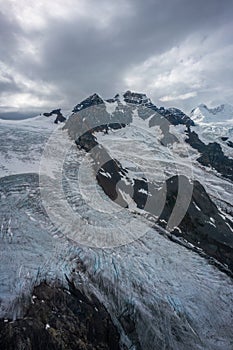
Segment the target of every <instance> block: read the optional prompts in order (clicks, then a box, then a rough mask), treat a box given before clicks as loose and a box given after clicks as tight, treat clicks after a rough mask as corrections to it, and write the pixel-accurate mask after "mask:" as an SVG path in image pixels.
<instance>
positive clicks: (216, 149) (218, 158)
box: [186, 128, 233, 181]
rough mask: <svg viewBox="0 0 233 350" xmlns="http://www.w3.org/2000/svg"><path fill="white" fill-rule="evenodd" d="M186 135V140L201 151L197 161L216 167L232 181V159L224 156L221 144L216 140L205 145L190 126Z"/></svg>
mask: <svg viewBox="0 0 233 350" xmlns="http://www.w3.org/2000/svg"><path fill="white" fill-rule="evenodd" d="M187 135H188V138H187V139H186V142H187V143H189V144H190V145H191V146H192V147H193V148H195V149H197V150H198V152H200V153H201V157H199V158H198V159H197V160H198V162H199V163H201V164H202V165H205V166H210V167H212V168H214V169H216V170H217V171H218V172H219V173H220V174H222V176H224V177H225V178H227V179H230V180H232V181H233V159H231V158H228V157H227V156H225V154H224V153H223V151H222V148H221V146H220V145H219V144H218V143H217V142H212V143H209V144H208V145H206V144H205V143H204V142H202V141H201V140H200V139H199V137H198V135H197V134H196V133H195V132H194V131H191V130H190V128H188V131H187Z"/></svg>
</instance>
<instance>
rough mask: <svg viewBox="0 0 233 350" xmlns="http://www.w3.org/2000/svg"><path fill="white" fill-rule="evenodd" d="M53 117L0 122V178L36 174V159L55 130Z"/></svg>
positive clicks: (37, 165) (37, 170)
mask: <svg viewBox="0 0 233 350" xmlns="http://www.w3.org/2000/svg"><path fill="white" fill-rule="evenodd" d="M61 126H62V124H59V125H58V126H57V125H56V124H54V117H50V118H47V117H44V116H36V117H34V118H29V119H23V120H3V119H0V177H3V176H6V175H13V174H17V173H31V172H36V173H38V172H39V163H40V157H41V154H42V152H43V149H44V145H45V143H46V141H47V139H48V138H49V135H50V134H51V133H52V132H53V131H54V130H55V129H57V128H61Z"/></svg>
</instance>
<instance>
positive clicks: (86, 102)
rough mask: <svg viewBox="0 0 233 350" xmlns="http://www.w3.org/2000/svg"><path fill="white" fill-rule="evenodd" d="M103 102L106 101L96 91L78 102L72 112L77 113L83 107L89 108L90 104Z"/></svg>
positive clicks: (94, 104)
mask: <svg viewBox="0 0 233 350" xmlns="http://www.w3.org/2000/svg"><path fill="white" fill-rule="evenodd" d="M102 103H104V100H103V99H102V98H101V97H100V96H99V95H98V94H97V93H94V94H93V95H91V96H89V97H87V98H86V99H85V100H83V101H82V102H80V103H78V104H77V105H76V106H75V107H74V109H73V111H72V112H73V113H76V112H79V111H81V110H82V109H85V108H88V107H90V106H96V105H99V104H102Z"/></svg>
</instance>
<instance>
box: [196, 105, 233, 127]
mask: <svg viewBox="0 0 233 350" xmlns="http://www.w3.org/2000/svg"><path fill="white" fill-rule="evenodd" d="M190 117H191V118H192V119H193V120H194V122H196V123H197V124H210V123H214V124H216V123H220V124H223V123H225V122H229V123H230V124H233V106H232V105H230V104H222V105H220V106H218V107H215V108H208V107H207V106H206V105H205V104H200V105H199V106H198V107H197V108H195V109H193V110H192V112H191V115H190Z"/></svg>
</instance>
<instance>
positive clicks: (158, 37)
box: [2, 0, 233, 109]
mask: <svg viewBox="0 0 233 350" xmlns="http://www.w3.org/2000/svg"><path fill="white" fill-rule="evenodd" d="M99 3H102V5H104V6H109V5H108V4H109V3H111V2H106V1H102V2H101V1H100V2H99ZM128 3H129V5H130V6H129V7H128V8H127V10H126V11H128V14H127V15H124V14H123V13H122V15H121V13H120V9H119V15H118V16H115V17H114V16H113V18H112V20H111V21H110V22H109V24H108V26H106V27H101V26H98V25H96V23H95V21H94V20H93V18H92V17H91V16H90V18H89V17H88V16H85V17H77V18H74V17H72V16H71V17H70V18H62V17H59V18H50V19H49V17H48V20H49V21H48V23H47V27H46V28H45V29H43V30H41V31H40V32H39V31H35V30H33V31H29V32H28V31H26V30H24V28H19V27H18V25H17V24H15V23H16V21H15V22H14V21H12V20H11V21H7V19H5V24H4V25H3V28H2V30H3V33H4V36H5V35H6V36H7V35H8V36H9V38H11V39H12V40H11V39H10V41H11V44H10V45H9V46H8V45H6V46H5V49H4V50H5V51H4V54H3V60H4V59H8V58H9V57H10V56H12V55H17V50H18V41H20V38H21V39H22V38H25V39H27V40H28V42H31V43H32V44H33V45H35V46H36V47H37V49H38V52H39V56H40V61H37V60H36V59H35V58H33V55H32V56H30V55H28V54H27V51H25V53H22V52H21V53H20V55H19V57H18V60H15V61H14V69H15V70H16V71H18V72H20V74H22V75H23V76H25V77H29V78H30V79H32V80H34V81H38V84H39V82H40V81H41V80H42V81H44V82H46V83H49V84H54V85H55V87H56V88H57V90H58V91H57V93H56V94H55V93H54V92H51V93H50V92H49V91H48V101H51V100H54V103H56V99H57V100H58V101H57V102H58V103H60V100H61V99H64V104H66V107H67V106H72V105H73V104H76V103H77V102H78V101H79V100H80V99H81V98H84V97H85V96H86V95H88V94H90V93H92V92H95V91H96V92H99V93H100V94H102V95H103V96H104V97H110V96H112V95H114V94H115V93H116V92H118V90H124V89H125V88H127V86H126V84H125V79H124V78H125V76H126V75H127V74H128V72H130V70H131V69H132V68H133V67H137V66H140V65H142V64H143V62H144V61H146V60H148V59H150V58H151V57H153V56H155V57H156V56H159V55H162V54H166V52H169V50H170V49H171V48H172V47H175V46H177V47H179V46H181V47H182V45H183V43H184V41H185V40H186V39H187V38H189V37H192V36H194V35H195V33H197V35H198V36H199V37H201V38H203V39H202V40H203V42H202V45H203V46H204V45H205V38H208V37H209V36H211V35H212V34H214V33H215V32H216V30H219V29H220V28H224V27H225V26H226V25H227V23H229V25H230V22H231V13H232V10H233V3H232V1H227V0H225V1H224V0H223V1H218V0H207V1H200V0H199V1H186V0H173V1H171V0H170V1H169V0H163V1H160V0H159V1H155V0H146V1H140V0H134V1H133V0H132V1H128ZM90 4H91V9H92V11H95V10H96V6H98V3H96V2H93V1H91V2H90ZM64 6H65V5H64ZM71 12H72V9H71ZM13 15H14V14H11V16H13ZM103 16H104V14H103ZM17 31H18V38H17V40H16V39H15V34H16V32H17ZM5 33H6V34H5ZM225 34H226V35H225V36H223V37H224V40H223V41H222V42H221V43H219V42H216V46H214V44H213V45H212V48H211V50H213V49H215V50H218V49H219V48H222V47H224V45H226V46H227V45H229V44H230V42H231V40H232V39H231V33H229V32H227V31H226V33H225ZM199 51H200V57H199V58H198V52H199ZM195 55H196V59H197V60H198V59H200V58H201V56H202V55H203V53H202V47H200V46H197V47H196V54H195ZM228 58H229V57H228ZM6 63H7V62H6ZM220 66H221V75H222V77H225V78H226V80H227V89H228V96H229V89H230V84H231V83H232V80H233V78H230V77H229V72H228V70H227V69H226V70H225V71H224V57H223V58H222V62H221V64H218V67H217V69H219V68H220ZM203 68H204V67H203ZM206 68H207V70H208V67H206ZM157 70H158V72H159V71H160V67H158V69H157ZM161 73H163V68H162V67H161ZM145 74H147V75H148V77H149V78H150V74H151V73H150V70H149V71H145ZM207 76H209V78H208V79H209V85H210V87H209V89H211V82H213V81H216V80H218V79H219V76H218V72H214V71H213V70H212V71H210V73H208V74H207ZM148 77H145V82H146V81H147V78H148ZM212 78H213V79H212ZM221 80H223V79H221ZM185 86H186V84H185ZM185 86H184V84H183V85H182V83H180V90H179V89H178V87H177V86H176V89H178V90H179V91H177V95H182V94H183V91H182V89H184V88H185ZM133 88H134V86H132V89H133ZM204 88H205V89H206V88H208V82H206V83H205V86H204V87H202V88H200V89H199V90H200V92H198V89H197V97H195V98H191V99H189V100H183V101H177V103H178V104H180V105H179V106H182V107H184V108H185V109H188V108H190V109H192V107H193V105H191V104H192V103H196V102H198V103H199V102H202V101H203V99H205V96H207V95H208V94H207V93H206V92H204V91H203V90H204ZM20 89H21V90H22V87H20ZM141 89H142V90H144V91H145V92H146V93H148V94H150V93H152V95H153V97H154V98H155V99H157V98H159V97H161V96H163V95H171V94H172V93H174V88H172V86H169V87H168V88H167V89H164V90H163V91H159V92H156V93H155V92H151V91H148V90H150V89H149V88H148V86H147V84H145V86H142V87H141ZM191 90H192V89H191ZM222 91H223V94H224V88H223V89H222ZM38 96H39V92H38ZM42 96H44V98H45V99H46V93H45V94H41V97H42ZM198 98H200V99H202V100H200V101H198ZM208 98H209V95H208ZM224 98H225V97H224V96H223V99H224ZM59 99H60V100H59ZM155 102H157V101H155ZM229 102H230V101H229ZM189 104H190V106H189ZM179 106H178V107H179Z"/></svg>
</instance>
